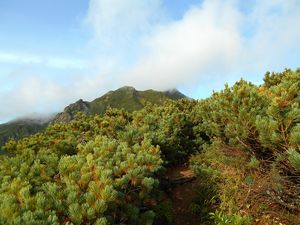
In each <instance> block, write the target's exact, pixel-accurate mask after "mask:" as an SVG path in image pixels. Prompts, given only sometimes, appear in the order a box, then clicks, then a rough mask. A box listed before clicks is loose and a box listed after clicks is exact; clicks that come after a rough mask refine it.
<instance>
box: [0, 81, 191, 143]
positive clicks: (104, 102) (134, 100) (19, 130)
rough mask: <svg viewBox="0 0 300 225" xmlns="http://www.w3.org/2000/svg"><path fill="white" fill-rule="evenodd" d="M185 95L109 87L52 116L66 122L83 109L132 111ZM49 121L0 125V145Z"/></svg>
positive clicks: (23, 121) (90, 111)
mask: <svg viewBox="0 0 300 225" xmlns="http://www.w3.org/2000/svg"><path fill="white" fill-rule="evenodd" d="M180 98H186V97H185V96H184V95H183V94H181V93H180V92H179V91H177V90H173V91H167V92H159V91H154V90H146V91H137V90H135V89H134V88H132V87H127V86H125V87H122V88H119V89H117V90H115V91H110V92H108V93H107V94H105V95H103V96H102V97H100V98H97V99H95V100H94V101H92V102H87V101H83V100H82V99H80V100H78V101H77V102H75V103H73V104H71V105H69V106H67V107H66V108H65V109H64V111H63V112H61V113H58V114H57V115H56V116H55V117H54V118H53V119H52V120H51V122H52V123H56V122H69V121H71V120H73V119H74V117H75V115H76V113H78V112H83V113H85V114H88V115H95V114H101V115H103V114H104V112H105V111H106V110H107V109H108V108H117V109H125V110H126V111H129V112H133V111H135V110H140V109H142V108H143V107H144V106H145V105H146V104H148V103H152V104H156V105H162V104H163V103H164V102H165V101H166V100H168V99H173V100H177V99H180ZM48 124H49V121H47V122H44V123H38V122H36V121H35V120H29V119H27V120H25V119H24V120H18V121H12V122H9V123H6V124H1V125H0V148H1V146H2V145H3V144H4V143H5V142H6V141H8V140H9V139H20V138H23V137H26V136H29V135H31V134H35V133H37V132H39V131H42V130H43V129H44V128H45V127H47V125H48Z"/></svg>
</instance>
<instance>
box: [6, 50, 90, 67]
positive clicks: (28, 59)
mask: <svg viewBox="0 0 300 225" xmlns="http://www.w3.org/2000/svg"><path fill="white" fill-rule="evenodd" d="M0 63H11V64H35V65H37V64H40V65H43V66H46V67H50V68H55V69H83V68H86V67H87V66H88V63H87V62H86V61H85V60H82V59H72V58H62V57H53V56H46V57H43V56H37V55H33V54H27V53H19V52H1V51H0Z"/></svg>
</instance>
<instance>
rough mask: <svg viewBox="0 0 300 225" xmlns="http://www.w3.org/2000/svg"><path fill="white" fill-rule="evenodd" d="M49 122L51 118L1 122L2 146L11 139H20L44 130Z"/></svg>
mask: <svg viewBox="0 0 300 225" xmlns="http://www.w3.org/2000/svg"><path fill="white" fill-rule="evenodd" d="M49 122H50V119H49V120H45V121H41V120H38V119H19V120H15V121H11V122H8V123H4V124H0V148H1V146H2V145H3V144H4V143H5V142H6V141H8V140H9V139H20V138H23V137H26V136H29V135H31V134H34V133H36V132H39V131H41V130H43V129H44V128H45V127H47V126H48V124H49Z"/></svg>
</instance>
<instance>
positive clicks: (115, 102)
mask: <svg viewBox="0 0 300 225" xmlns="http://www.w3.org/2000/svg"><path fill="white" fill-rule="evenodd" d="M181 98H186V96H185V95H184V94H182V93H180V92H179V91H178V90H176V89H174V90H169V91H165V92H161V91H155V90H146V91H138V90H136V89H135V88H133V87H129V86H124V87H122V88H119V89H117V90H115V91H109V92H108V93H106V94H104V95H103V96H101V97H99V98H96V99H95V100H93V101H91V102H86V101H83V100H82V99H80V100H79V101H77V102H75V103H73V104H71V105H69V106H68V107H66V108H65V109H64V111H63V112H61V113H59V114H57V115H56V117H55V118H54V119H53V122H54V123H57V122H68V121H70V120H72V119H73V118H74V116H75V114H76V113H77V112H84V113H86V114H89V115H94V114H103V113H104V112H105V111H106V109H107V108H117V109H125V110H127V111H129V112H132V111H136V110H139V109H142V108H143V107H144V106H145V105H146V104H147V103H152V104H156V105H162V104H163V103H164V102H165V101H166V100H168V99H172V100H178V99H181Z"/></svg>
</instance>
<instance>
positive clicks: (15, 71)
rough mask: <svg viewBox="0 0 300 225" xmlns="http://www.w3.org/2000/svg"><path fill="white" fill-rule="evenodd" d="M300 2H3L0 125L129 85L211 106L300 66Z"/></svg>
mask: <svg viewBox="0 0 300 225" xmlns="http://www.w3.org/2000/svg"><path fill="white" fill-rule="evenodd" d="M298 21H300V2H299V1H298V0H289V1H286V0H260V1H258V0H250V1H243V0H184V1H183V0H76V1H74V0H63V1H62V0H43V1H40V0H26V1H19V0H1V1H0V31H1V32H0V105H1V106H2V107H1V110H0V122H5V121H8V120H10V119H13V118H16V117H20V116H24V115H27V114H30V113H33V112H37V113H45V112H57V111H60V110H62V109H63V107H64V106H65V105H67V104H69V103H71V102H73V101H76V100H77V99H79V98H83V99H86V100H92V99H94V98H96V97H98V96H100V95H102V94H104V93H105V92H106V91H108V90H111V89H116V88H118V87H120V86H123V85H131V86H134V87H136V88H137V89H141V90H143V89H148V88H152V89H158V90H166V89H170V88H178V89H179V90H181V91H182V92H183V93H185V94H187V95H189V96H190V97H193V98H204V97H207V96H209V95H210V94H211V92H212V90H220V89H221V88H222V87H223V85H224V83H225V82H227V83H229V84H232V83H234V82H235V81H237V80H238V79H240V78H241V77H243V78H245V79H247V80H249V81H252V82H254V83H260V82H262V78H263V75H264V73H265V72H266V71H282V70H283V69H284V68H287V67H288V68H292V69H296V68H297V67H299V66H300V65H299V58H300V57H299V56H300V51H299V50H300V47H299V44H298V43H299V40H300V30H299V29H297V27H298V26H299V25H298Z"/></svg>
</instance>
